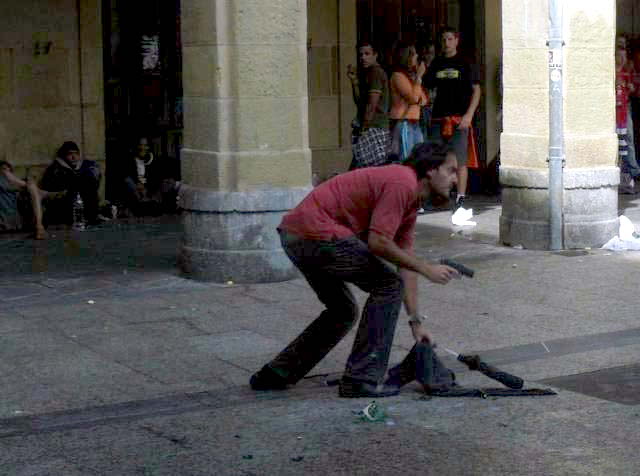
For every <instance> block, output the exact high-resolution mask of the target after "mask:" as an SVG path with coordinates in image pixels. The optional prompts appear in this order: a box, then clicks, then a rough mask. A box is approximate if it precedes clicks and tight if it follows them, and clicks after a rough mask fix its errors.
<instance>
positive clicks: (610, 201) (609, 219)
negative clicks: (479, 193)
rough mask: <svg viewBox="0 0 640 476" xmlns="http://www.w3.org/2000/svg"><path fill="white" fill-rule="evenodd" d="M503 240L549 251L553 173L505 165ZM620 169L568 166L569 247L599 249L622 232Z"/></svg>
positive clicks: (566, 210) (566, 229) (566, 222)
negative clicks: (620, 225) (550, 186)
mask: <svg viewBox="0 0 640 476" xmlns="http://www.w3.org/2000/svg"><path fill="white" fill-rule="evenodd" d="M500 182H501V184H502V187H503V188H502V203H503V206H502V215H501V216H500V241H501V242H502V243H503V244H506V245H510V246H515V245H522V246H523V247H525V248H528V249H538V250H544V249H549V192H548V187H549V174H548V171H547V170H543V169H522V168H510V167H502V168H501V170H500ZM619 182H620V169H618V168H617V167H598V168H585V169H564V206H563V210H564V247H565V248H573V249H575V248H597V247H600V246H602V245H603V244H604V243H606V242H607V241H608V240H609V239H611V238H612V237H614V236H615V235H617V234H618V184H619Z"/></svg>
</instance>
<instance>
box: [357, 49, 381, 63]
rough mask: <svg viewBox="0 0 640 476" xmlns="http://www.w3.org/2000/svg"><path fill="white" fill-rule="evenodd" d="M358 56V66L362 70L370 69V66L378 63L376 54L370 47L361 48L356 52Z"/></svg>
mask: <svg viewBox="0 0 640 476" xmlns="http://www.w3.org/2000/svg"><path fill="white" fill-rule="evenodd" d="M358 53H359V55H360V65H361V66H362V67H363V68H370V67H371V66H373V65H375V64H377V63H378V54H377V53H376V52H375V51H373V48H372V47H371V46H368V45H366V46H362V47H360V49H359V50H358Z"/></svg>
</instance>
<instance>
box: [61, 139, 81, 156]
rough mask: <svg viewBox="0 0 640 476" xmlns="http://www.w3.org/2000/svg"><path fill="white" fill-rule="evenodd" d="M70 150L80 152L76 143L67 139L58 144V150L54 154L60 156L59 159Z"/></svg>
mask: <svg viewBox="0 0 640 476" xmlns="http://www.w3.org/2000/svg"><path fill="white" fill-rule="evenodd" d="M71 151H74V152H80V148H79V147H78V144H76V143H75V142H72V141H70V140H68V141H66V142H65V143H64V144H62V145H61V146H60V148H59V149H58V152H57V153H56V156H57V157H60V158H61V159H64V158H65V157H66V156H67V154H68V153H69V152H71Z"/></svg>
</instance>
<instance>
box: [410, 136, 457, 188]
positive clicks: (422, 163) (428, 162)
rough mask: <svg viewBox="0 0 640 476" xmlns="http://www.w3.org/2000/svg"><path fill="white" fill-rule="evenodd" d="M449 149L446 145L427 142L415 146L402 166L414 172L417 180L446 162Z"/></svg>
mask: <svg viewBox="0 0 640 476" xmlns="http://www.w3.org/2000/svg"><path fill="white" fill-rule="evenodd" d="M449 150H450V148H449V147H447V146H446V145H434V144H430V143H428V142H422V143H420V144H416V145H415V147H414V148H413V150H412V151H411V154H409V157H407V158H406V159H405V160H404V161H402V165H406V166H407V167H411V168H412V169H413V170H415V171H416V175H417V177H418V180H421V179H423V178H425V177H426V176H427V172H428V171H429V170H433V169H437V168H438V167H440V166H441V165H442V164H444V162H445V161H446V160H447V152H449Z"/></svg>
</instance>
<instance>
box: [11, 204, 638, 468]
mask: <svg viewBox="0 0 640 476" xmlns="http://www.w3.org/2000/svg"><path fill="white" fill-rule="evenodd" d="M639 204H640V198H634V197H627V196H622V197H621V213H624V214H625V215H626V216H628V217H629V218H630V219H631V220H632V221H633V222H634V223H638V224H640V208H639ZM469 206H471V207H473V208H474V211H475V212H476V219H477V221H478V226H477V227H476V228H475V229H473V230H472V231H467V230H462V231H461V230H458V229H454V228H452V226H451V225H450V224H449V218H450V213H449V212H447V211H440V212H432V213H428V214H427V215H424V216H421V217H420V218H419V225H418V232H417V252H418V254H419V255H421V256H423V257H425V258H431V259H437V258H439V257H441V256H448V257H451V258H454V259H457V260H459V261H461V262H463V263H465V264H467V265H469V266H471V267H473V268H475V270H476V277H475V278H474V279H472V280H469V279H463V280H459V281H458V280H456V281H454V282H452V283H450V284H449V285H448V286H438V285H433V284H430V283H428V282H426V281H424V280H422V281H421V283H420V296H421V302H422V308H423V309H424V310H425V311H426V312H427V314H428V315H429V316H430V321H431V322H430V330H431V332H432V334H433V336H434V337H435V338H436V340H437V341H438V343H439V344H440V345H441V346H442V347H444V346H446V347H450V348H453V349H456V350H462V351H465V352H468V351H479V352H480V353H481V354H482V355H483V356H485V357H486V358H487V360H490V361H491V362H492V363H494V364H496V365H499V366H501V367H503V368H504V369H505V370H507V371H510V372H513V373H515V374H518V375H520V376H522V377H523V378H525V380H526V381H527V385H528V386H535V387H547V386H553V388H555V389H556V390H557V391H558V392H559V395H558V396H556V397H535V398H534V397H530V398H524V397H523V398H502V399H489V400H481V399H470V398H466V399H465V398H453V399H445V398H440V399H438V398H434V399H431V400H423V399H421V395H420V394H419V393H418V392H416V387H414V386H410V388H407V389H405V390H404V391H403V392H402V393H401V394H400V395H399V396H397V397H392V398H389V399H384V400H380V401H379V402H378V403H380V404H381V405H382V406H383V408H384V409H385V411H386V413H387V415H388V418H387V420H386V421H385V422H381V423H365V422H361V421H360V420H359V419H358V416H357V415H356V414H355V413H357V411H359V410H360V409H362V408H363V407H364V406H365V405H366V404H367V403H368V401H367V400H365V399H355V400H349V399H339V398H338V397H337V390H336V389H335V388H330V387H327V386H326V385H324V381H325V379H326V375H329V376H334V375H335V376H339V375H340V372H341V370H342V368H343V366H344V362H345V360H346V356H347V355H348V352H349V349H350V346H351V342H352V339H353V333H351V334H350V335H349V336H348V337H347V338H346V339H344V341H343V342H342V343H341V344H340V345H338V346H337V347H336V349H334V351H332V352H331V353H330V355H329V356H328V357H327V358H326V359H325V360H324V361H323V362H322V363H321V364H319V366H318V367H317V368H316V369H314V370H313V371H312V375H311V376H310V378H308V379H305V380H304V381H303V382H301V383H300V384H299V385H297V386H296V387H295V388H293V389H291V390H288V391H285V392H272V393H270V392H267V393H254V392H252V391H251V390H249V388H248V385H247V382H248V378H249V376H250V375H251V373H252V372H254V371H255V370H256V369H258V368H259V367H260V366H261V365H262V364H264V363H265V362H266V361H267V360H268V359H270V358H271V357H272V356H273V355H274V354H275V353H276V352H278V351H279V350H280V349H281V348H282V347H283V346H284V345H285V344H286V343H287V342H288V341H289V340H290V339H291V338H293V337H294V336H295V335H297V333H298V332H299V331H301V330H302V329H303V328H304V327H305V326H306V325H307V324H308V323H309V322H310V321H311V320H312V319H313V318H314V317H315V316H316V315H317V314H318V313H319V312H320V310H321V306H320V304H319V303H318V302H317V300H316V298H315V296H314V295H313V293H312V291H311V290H310V289H309V288H308V286H307V285H306V283H305V282H304V281H302V280H294V281H290V282H285V283H275V284H265V285H219V284H210V283H197V282H194V281H191V280H189V279H185V278H184V277H182V276H180V275H179V274H178V273H177V270H176V268H175V261H176V251H177V248H178V244H179V239H180V233H181V230H180V225H179V224H178V223H177V222H178V220H177V219H176V218H175V217H163V218H161V219H156V220H150V221H146V222H132V223H111V224H107V225H103V226H102V227H100V228H97V229H93V230H89V231H87V232H84V233H81V234H75V235H74V234H70V233H68V232H65V231H64V230H59V231H57V232H54V234H55V235H56V236H55V237H52V238H51V239H50V240H49V241H47V242H34V241H30V240H24V239H23V236H21V235H16V236H9V235H7V236H4V237H2V241H0V260H1V262H2V264H3V266H1V267H0V379H1V380H0V381H1V382H2V398H1V399H0V474H7V475H40V474H64V475H67V474H69V475H76V474H77V475H85V474H113V475H121V474H176V475H183V474H194V475H195V474H198V475H199V474H203V475H204V474H233V475H236V474H238V475H242V474H244V475H248V474H363V475H369V474H385V475H386V474H456V475H457V474H469V475H475V474H532V475H533V474H552V475H555V474H593V475H600V474H616V475H618V474H629V475H633V474H638V469H637V468H638V467H640V457H639V456H638V455H637V452H636V450H635V446H637V445H638V443H640V436H639V434H638V432H637V426H638V423H640V407H638V404H639V403H640V396H639V395H640V366H639V364H640V359H639V358H638V355H639V351H640V322H639V320H638V312H639V309H640V306H639V304H640V298H639V297H638V293H637V289H638V286H637V282H638V279H639V278H640V273H639V272H638V265H639V262H640V253H638V252H619V253H612V252H608V251H604V250H581V251H578V252H576V251H573V252H562V253H552V252H543V251H530V250H522V249H517V248H507V247H502V246H498V245H497V231H498V226H497V225H498V218H499V214H500V206H499V203H497V202H496V201H495V200H494V199H490V198H489V199H487V198H476V197H474V198H473V199H472V200H471V201H470V203H469ZM226 278H230V279H233V277H232V276H229V277H225V279H226ZM358 298H359V299H360V300H361V302H363V301H364V298H365V295H364V294H362V293H358ZM405 321H406V319H404V318H402V317H401V319H400V323H399V326H398V330H397V333H396V338H395V341H394V349H393V353H392V357H391V361H392V362H395V361H398V360H399V359H401V358H402V357H403V356H404V354H405V353H406V351H407V350H408V349H409V348H410V347H411V345H412V341H411V334H410V331H409V328H408V326H407V325H406V324H405ZM450 363H451V364H452V365H454V366H455V365H456V364H455V363H453V362H450ZM456 369H457V370H458V372H459V380H460V381H461V383H462V384H464V385H469V386H471V385H482V386H494V385H493V383H492V382H491V381H490V380H487V379H486V378H485V377H483V376H481V375H476V374H475V373H471V372H465V371H463V369H462V368H460V367H456ZM612 369H613V370H612ZM314 375H317V376H315V377H314Z"/></svg>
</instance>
